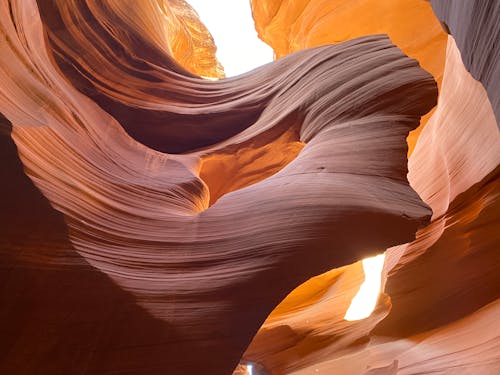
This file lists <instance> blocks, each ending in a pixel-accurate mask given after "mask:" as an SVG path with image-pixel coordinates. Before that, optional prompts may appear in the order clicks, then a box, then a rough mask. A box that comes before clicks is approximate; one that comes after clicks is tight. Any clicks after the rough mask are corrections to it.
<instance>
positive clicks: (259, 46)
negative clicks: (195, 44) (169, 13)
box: [187, 0, 274, 77]
mask: <svg viewBox="0 0 500 375" xmlns="http://www.w3.org/2000/svg"><path fill="white" fill-rule="evenodd" d="M187 2H188V3H189V4H190V5H191V6H192V7H193V8H194V10H196V12H197V13H198V15H199V16H200V19H201V21H202V22H203V23H204V24H205V26H206V27H207V28H208V30H209V31H210V33H211V34H212V36H213V38H214V41H215V45H216V46H217V58H218V59H219V61H220V62H221V64H222V66H224V71H225V72H226V77H233V76H236V75H239V74H242V73H245V72H248V71H250V70H252V69H255V68H257V67H258V66H261V65H264V64H267V63H268V62H271V61H273V57H274V52H273V49H272V48H271V47H269V46H268V45H267V44H266V43H264V42H263V41H262V40H260V39H259V37H258V36H257V31H256V30H255V25H254V22H253V18H252V11H251V8H250V0H187Z"/></svg>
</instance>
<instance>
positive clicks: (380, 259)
mask: <svg viewBox="0 0 500 375" xmlns="http://www.w3.org/2000/svg"><path fill="white" fill-rule="evenodd" d="M384 259H385V254H380V255H377V256H375V257H372V258H366V259H363V271H364V272H365V281H364V282H363V284H361V287H360V288H359V291H358V293H357V294H356V295H355V296H354V298H353V299H352V301H351V305H350V306H349V308H348V309H347V312H346V313H345V316H344V319H345V320H349V321H353V320H360V319H365V318H368V317H369V316H370V315H371V313H372V312H373V310H374V309H375V305H376V304H377V300H378V296H379V294H380V287H381V283H382V268H383V267H384Z"/></svg>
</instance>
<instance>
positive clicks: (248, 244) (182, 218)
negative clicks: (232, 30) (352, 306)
mask: <svg viewBox="0 0 500 375" xmlns="http://www.w3.org/2000/svg"><path fill="white" fill-rule="evenodd" d="M259 4H260V5H259ZM276 4H277V3H276V2H273V3H272V4H265V3H257V2H255V4H254V7H260V8H258V9H260V10H259V12H260V11H261V12H262V16H260V15H259V14H258V12H257V10H256V11H255V15H256V19H257V22H258V23H259V19H262V20H263V21H262V22H264V21H265V20H266V19H272V17H270V16H269V17H268V13H269V14H274V13H275V10H274V8H273V7H274V6H276ZM301 4H302V3H299V2H294V3H293V4H292V2H290V4H288V3H287V4H284V3H283V4H282V5H280V7H279V12H282V13H280V14H282V15H283V17H285V16H286V17H285V18H284V19H281V18H280V23H279V24H278V25H277V26H276V25H275V26H273V27H274V29H268V32H269V33H270V34H269V35H274V34H272V33H274V32H276V33H278V34H279V33H281V32H282V30H286V27H287V22H291V21H290V20H289V18H290V17H291V16H293V15H294V14H295V12H297V11H300V9H298V8H300V7H301V6H302V5H304V6H305V4H306V3H303V4H302V5H301ZM318 4H319V5H321V7H317V6H314V7H313V8H314V9H313V10H309V11H308V12H307V17H312V20H311V21H310V22H309V21H308V22H306V23H304V25H311V28H309V26H308V27H307V28H305V29H304V30H302V31H300V30H301V29H300V28H301V27H302V26H300V25H302V23H301V24H298V25H299V26H300V27H299V26H297V27H298V29H297V30H299V31H298V34H297V35H308V37H307V38H309V36H310V38H309V39H308V40H309V42H311V41H313V40H315V39H314V38H318V39H316V40H317V42H318V43H317V44H324V41H326V39H325V40H323V39H320V36H322V37H323V36H325V35H326V34H325V32H326V30H327V29H328V28H327V27H326V26H325V24H323V23H322V18H321V17H319V18H318V16H316V14H320V12H321V11H328V12H329V13H328V14H330V13H332V12H331V11H330V10H331V9H330V8H329V7H330V6H331V5H332V4H337V3H332V2H328V3H327V2H318ZM338 4H340V3H338ZM338 4H337V5H338ZM360 4H361V3H360ZM366 4H369V3H368V2H367V3H366ZM380 4H382V5H383V4H385V3H379V5H377V6H380ZM399 4H400V3H398V5H397V6H394V8H387V7H386V8H387V9H390V10H391V12H386V13H387V14H386V15H387V17H389V18H384V17H382V16H383V14H382V13H380V17H379V18H380V22H382V21H383V22H382V23H384V24H385V23H387V24H388V25H390V26H388V27H389V29H390V30H395V31H394V33H395V34H394V35H400V36H401V38H402V39H401V40H404V41H406V42H404V43H407V44H404V43H403V42H401V43H402V44H404V46H400V48H402V50H403V52H406V53H408V54H410V52H408V51H407V50H406V49H411V48H412V47H415V51H416V52H415V53H416V54H419V53H420V52H419V51H420V49H419V48H420V47H419V46H421V45H424V44H425V46H424V47H422V48H424V49H425V50H426V51H427V52H426V53H427V55H428V57H429V56H431V55H432V53H430V52H429V51H430V50H432V51H434V50H433V49H432V48H431V47H430V45H428V44H427V42H428V41H429V40H434V39H433V38H435V41H436V43H437V44H439V43H442V38H443V35H444V34H442V33H441V32H440V31H438V30H437V29H435V28H434V26H435V25H436V24H437V23H436V22H437V21H436V20H435V19H434V18H431V13H430V7H429V5H428V4H427V3H423V4H421V3H420V2H408V3H406V5H405V6H402V5H399ZM411 4H414V7H412V6H411ZM372 6H374V7H375V4H373V3H372ZM287 8H289V9H288V10H287ZM409 8H411V9H413V10H414V11H415V14H417V15H418V17H417V16H415V20H413V19H410V17H409V16H408V11H409ZM254 9H257V8H254ZM276 9H278V8H276ZM305 9H306V8H304V9H303V11H304V10H305ZM329 9H330V10H329ZM361 9H363V8H361ZM377 9H378V8H377ZM276 11H277V10H276ZM375 13H376V12H375ZM304 14H306V13H304ZM396 15H397V16H396ZM401 15H406V18H405V17H401ZM193 17H194V16H193V13H192V10H191V9H190V8H189V7H188V6H187V5H186V4H185V3H184V2H182V1H180V0H179V1H159V0H158V1H137V2H136V1H122V0H106V1H96V0H85V1H80V0H78V1H77V0H67V1H66V0H58V1H53V2H52V1H50V2H47V1H35V0H11V1H9V0H2V1H0V33H1V34H2V38H1V39H0V81H1V85H0V112H1V113H2V114H3V115H4V116H5V117H6V119H7V120H8V121H9V122H10V123H11V125H12V131H11V132H10V131H7V132H5V133H6V134H5V135H4V134H2V138H0V140H1V141H2V145H5V147H2V148H1V149H2V152H4V155H3V159H2V162H3V163H4V164H5V166H6V168H5V169H3V170H2V173H4V174H3V175H2V176H3V177H4V178H3V181H5V183H4V184H3V185H2V189H3V190H2V196H3V197H5V199H4V202H3V203H2V204H4V205H5V209H3V210H1V211H0V212H1V216H0V222H1V224H2V225H1V234H2V236H1V239H2V242H1V243H0V244H1V247H0V256H1V258H0V260H1V261H0V266H1V268H2V272H1V273H0V275H1V276H0V278H1V280H2V281H4V283H3V285H6V287H5V288H3V289H2V293H3V294H2V295H1V298H2V301H7V302H6V303H5V304H4V305H3V306H5V307H2V310H0V311H1V312H2V314H3V315H2V318H3V319H0V322H2V323H0V324H2V326H1V330H0V331H1V332H2V333H3V336H2V337H4V339H3V341H2V345H3V346H5V350H2V353H5V354H4V355H3V357H2V358H1V359H0V370H1V371H0V372H2V373H20V374H30V373H42V374H54V373H75V372H86V373H89V374H106V373H134V374H159V373H168V374H172V375H181V374H183V375H184V374H199V373H204V374H210V375H221V374H229V373H230V372H231V371H232V370H233V369H234V368H235V367H236V366H237V364H238V361H240V359H241V356H242V355H243V353H244V351H245V349H246V348H247V346H248V345H249V343H250V342H251V340H252V337H254V335H255V333H256V332H257V330H258V329H259V327H260V326H261V325H262V324H263V323H264V320H266V318H267V320H266V322H265V323H264V325H263V326H262V328H261V329H260V331H259V332H258V333H257V335H256V336H255V337H254V340H253V342H252V344H251V345H250V347H249V348H248V350H247V352H246V354H245V355H244V360H249V361H250V362H255V363H256V366H255V368H256V370H257V369H258V370H259V371H261V369H260V367H259V366H260V365H263V366H264V368H265V370H262V371H266V372H269V373H270V374H292V373H296V374H299V373H300V374H310V373H315V372H316V370H318V371H323V372H327V373H332V372H337V373H338V372H343V373H346V374H348V373H349V371H350V373H352V374H359V373H362V372H367V373H369V374H372V375H373V374H376V373H387V374H390V373H396V372H397V373H398V374H399V373H405V371H406V373H412V372H411V371H415V372H419V371H420V372H425V371H428V370H430V369H431V368H432V367H433V366H435V368H436V366H437V368H444V369H448V368H457V366H460V367H459V368H461V369H466V370H468V369H472V370H471V371H473V370H477V369H479V370H480V371H485V373H486V372H487V371H493V370H495V369H496V367H495V366H497V364H498V361H497V360H498V358H497V356H496V353H494V351H493V349H494V347H495V345H496V343H498V336H499V335H498V334H497V333H495V332H494V331H493V330H491V331H490V332H488V334H485V335H482V336H479V337H478V336H475V337H472V336H473V335H471V333H470V332H469V331H468V329H469V327H481V326H482V325H483V324H486V323H489V322H491V321H493V317H494V316H495V314H497V312H498V304H497V303H496V302H495V299H496V298H497V297H498V293H497V292H496V290H495V289H493V286H495V285H498V283H497V281H498V277H497V275H498V274H499V273H498V272H496V271H497V268H498V264H497V263H498V262H495V254H496V253H495V252H494V251H493V250H494V249H495V246H496V245H497V244H498V238H497V237H495V233H496V229H497V227H498V223H497V222H496V221H495V220H497V219H498V209H496V204H497V198H498V194H497V193H498V189H497V185H498V184H497V174H496V169H495V168H496V166H497V165H498V153H497V148H498V132H497V133H495V132H494V129H493V127H492V125H494V122H493V121H494V118H493V117H492V111H491V107H489V106H488V101H487V98H486V94H485V93H484V90H482V87H481V86H480V84H479V83H478V82H476V81H474V80H473V79H472V78H471V77H470V76H469V75H468V73H467V72H466V71H465V70H464V69H463V66H462V64H461V60H460V55H459V53H458V50H457V49H456V46H455V45H454V43H453V39H450V40H449V42H448V50H447V58H446V72H445V76H444V79H443V89H442V100H441V101H440V104H439V106H438V108H437V110H436V114H435V117H434V119H433V120H431V121H430V122H429V124H428V126H427V127H426V128H425V129H424V131H423V134H422V138H421V142H419V144H418V145H417V147H416V148H415V152H414V153H413V155H412V158H411V160H410V164H409V165H410V171H409V179H410V181H411V183H412V184H413V188H412V187H410V185H409V183H408V181H407V173H408V170H407V160H406V154H407V145H406V141H405V140H406V137H407V135H408V133H409V132H410V131H411V130H412V129H415V128H416V127H417V126H418V124H419V121H420V118H421V116H422V115H425V114H426V113H427V112H428V111H429V110H430V109H431V108H432V107H433V106H434V105H435V104H436V96H437V92H436V83H435V81H434V79H433V78H432V76H431V75H429V73H427V72H425V71H424V70H422V69H421V68H420V67H419V65H418V62H417V61H415V60H413V59H410V58H408V57H407V56H406V55H405V54H404V53H403V52H402V51H401V50H400V49H399V48H398V47H396V46H394V45H393V44H392V43H391V40H389V39H388V38H387V37H385V36H383V35H366V36H363V35H365V34H363V33H361V34H360V36H363V37H361V38H357V39H354V40H346V41H343V43H337V44H336V45H328V46H321V47H316V48H313V49H308V50H303V51H298V52H296V53H293V54H290V55H288V56H285V57H283V58H281V59H279V60H278V61H276V62H275V63H273V64H271V65H269V66H267V67H263V68H259V69H257V70H255V71H253V72H251V73H248V74H245V75H242V76H240V77H238V78H233V79H227V80H221V81H218V82H207V81H205V80H202V79H200V78H199V77H198V76H197V75H195V74H200V75H219V76H220V75H221V74H222V72H221V69H220V66H218V65H217V62H216V60H215V58H214V55H213V52H214V46H213V44H212V42H211V39H210V36H209V34H208V33H207V31H206V29H205V28H204V27H203V26H202V25H201V24H200V23H199V21H197V20H196V19H195V18H193ZM261 17H262V18H261ZM266 17H267V18H266ZM280 17H281V16H280ZM287 17H288V18H287ZM292 18H293V17H292ZM399 20H401V22H402V20H407V21H408V22H406V21H405V23H404V24H402V23H401V24H399V23H398V22H400V21H399ZM417 20H418V21H419V22H421V23H423V22H424V21H429V22H430V24H431V25H433V26H432V27H430V28H429V29H426V32H425V33H422V34H418V35H417V33H416V32H414V33H413V34H412V33H411V32H410V31H411V27H410V26H411V25H413V23H412V22H413V21H415V22H417ZM410 21H411V22H410ZM265 22H267V21H265ZM392 22H394V26H392ZM278 26H279V27H278ZM370 30H371V29H370ZM370 30H368V31H369V32H368V31H366V34H373V32H372V31H370ZM408 30H410V31H408ZM379 33H380V32H377V34H379ZM390 35H391V38H392V41H394V39H395V37H394V36H393V35H392V34H390ZM412 35H413V36H414V39H412ZM415 35H416V36H415ZM353 36H354V35H353ZM325 38H326V36H325ZM347 39H350V38H347ZM277 40H278V39H277ZM320 40H321V41H320ZM309 42H308V43H309ZM329 42H339V41H338V40H337V41H335V40H330V41H329ZM424 42H425V43H424ZM417 47H418V48H417ZM294 48H295V47H294ZM297 48H299V47H297ZM300 48H302V47H300ZM427 48H429V50H427ZM433 48H434V47H433ZM436 51H437V52H436V54H435V55H432V56H431V57H429V60H426V57H425V55H426V53H423V52H422V53H421V55H418V56H420V57H418V56H417V58H419V59H421V60H422V61H428V63H429V64H431V63H432V62H435V63H436V64H435V67H436V69H437V71H439V64H440V62H439V61H442V60H440V59H442V57H443V56H444V55H443V54H444V49H443V50H441V49H439V47H436ZM288 52H291V51H288ZM440 53H441V54H440ZM434 58H435V60H434ZM422 65H423V63H422ZM433 69H434V68H433ZM431 73H432V74H434V75H435V76H436V77H437V78H438V80H439V76H438V73H436V72H434V71H432V69H431ZM447 78H448V80H447ZM457 102H459V103H457ZM464 108H467V111H465V114H464V113H463V112H464ZM470 111H475V113H477V114H478V116H476V117H474V118H472V119H470V118H469V117H468V116H467V113H469V112H470ZM472 121H474V129H476V130H475V131H472V126H471V123H472ZM4 122H5V123H6V122H7V121H4ZM457 124H458V125H457ZM457 129H458V130H457ZM8 135H11V137H12V140H13V141H14V142H15V147H14V143H13V142H12V140H11V138H10V137H8ZM447 140H449V141H448V142H450V143H446V142H447ZM455 145H458V146H459V147H456V148H455V147H452V146H455ZM479 145H480V146H482V147H486V148H487V149H486V150H485V152H484V153H483V154H482V155H481V157H478V158H475V157H472V156H471V154H472V153H474V152H475V150H477V148H478V147H479ZM445 146H446V147H449V148H450V151H449V152H443V148H444V147H445ZM16 147H17V148H16ZM3 150H5V151H3ZM437 161H444V162H439V163H445V164H446V165H447V166H448V167H449V168H452V169H447V170H446V172H447V173H439V172H440V171H441V170H442V169H440V167H441V164H440V165H439V166H435V164H436V163H438V162H437ZM21 162H22V164H21ZM26 176H28V177H29V178H30V180H31V181H30V180H28V179H27V177H26ZM428 176H432V178H427V177H428ZM438 180H439V181H438ZM35 186H36V187H37V188H38V189H39V190H37V189H35ZM443 186H447V187H449V188H448V191H446V192H444V191H443ZM413 189H415V190H413ZM415 191H416V192H418V193H419V194H421V196H422V198H423V200H424V201H425V203H424V201H422V200H421V199H420V197H419V196H418V195H417V193H416V192H415ZM40 192H41V193H42V194H43V195H42V194H40ZM426 203H427V204H428V205H429V206H430V207H432V208H433V210H434V215H435V216H434V220H433V221H432V222H431V223H430V224H429V220H430V217H431V211H430V209H429V206H427V204H426ZM427 224H429V225H427ZM424 226H425V227H424ZM417 230H418V232H417ZM415 233H417V239H416V240H415V241H414V242H411V243H409V244H406V245H400V246H396V247H392V248H390V249H389V250H388V256H387V263H386V267H385V270H384V283H385V286H386V291H387V293H388V295H384V296H383V297H382V298H380V299H379V303H378V306H377V308H376V310H375V312H374V314H372V315H371V316H370V318H368V319H366V320H363V321H359V322H347V321H345V320H344V319H343V316H344V313H345V310H346V309H347V306H348V305H349V303H350V300H351V299H352V297H353V296H354V294H355V293H356V291H357V288H358V286H359V284H360V283H361V281H362V280H361V279H362V273H361V267H360V264H359V262H357V261H359V260H361V259H362V258H364V257H366V256H370V255H374V254H376V253H378V252H380V251H383V250H384V249H386V248H389V247H390V246H394V245H398V244H403V243H405V242H409V241H412V240H414V238H415ZM464 238H465V239H466V241H464V240H463V239H464ZM448 258H452V259H453V262H449V263H447V264H446V266H445V265H444V263H446V262H447V260H448ZM471 258H473V259H474V261H471V260H470V259H471ZM461 263H464V264H465V266H463V265H462V266H461ZM443 269H444V270H446V272H445V273H444V275H446V277H447V278H442V277H440V275H439V271H441V270H443ZM478 269H480V270H481V271H484V275H483V274H481V272H478ZM461 270H463V273H462V272H461ZM327 271H328V272H327ZM325 272H327V273H325ZM427 273H428V274H429V275H427ZM464 273H465V274H464ZM318 275H319V276H318ZM308 279H309V281H307V283H306V284H303V285H302V286H300V287H299V288H297V289H295V288H296V287H297V286H299V285H300V284H302V283H303V282H305V281H306V280H308ZM435 285H438V287H434V286H435ZM464 288H468V289H467V290H466V292H464ZM429 289H432V290H433V292H432V293H431V294H429V293H428V292H427V290H429ZM290 292H291V294H289V293H290ZM287 295H288V297H287V298H285V297H286V296H287ZM441 296H444V301H442V300H441V299H440V297H441ZM457 296H458V297H457ZM428 297H429V298H428ZM427 298H428V300H427ZM461 301H464V303H465V302H466V304H465V305H461V304H460V302H461ZM280 302H281V303H280ZM391 304H392V310H391ZM447 308H450V309H453V314H446V315H445V316H444V317H443V314H439V313H442V311H443V310H444V311H446V309H447ZM480 308H482V309H481V310H480V311H479V309H480ZM273 309H274V311H273ZM410 309H411V311H412V313H411V314H407V313H406V311H407V310H410ZM437 310H438V311H437ZM271 312H272V313H271ZM269 314H270V315H269ZM429 316H430V317H431V318H428V317H429ZM435 316H438V318H434V319H433V318H432V317H435ZM427 318H428V319H427ZM460 319H461V320H460ZM430 330H432V331H430ZM370 332H373V333H370ZM378 335H392V336H393V337H394V336H395V337H397V338H396V339H388V340H387V341H384V339H382V338H381V336H378ZM457 337H466V338H467V340H463V341H460V340H458V339H457ZM415 342H418V343H419V345H415V344H414V343H415ZM442 342H444V343H445V344H444V345H445V347H443V346H439V344H440V343H442ZM420 344H421V345H420ZM452 344H453V345H454V346H451V345H452ZM429 347H430V349H429ZM476 347H480V348H484V351H482V352H481V353H482V354H481V356H474V355H473V354H474V353H475V352H474V350H475V349H474V348H476ZM2 348H3V347H2ZM492 348H493V349H492ZM367 353H368V354H367ZM463 353H465V354H463ZM353 358H355V359H356V360H355V361H352V359H353ZM443 358H445V360H444V361H443V360H442V359H443ZM447 359H449V362H447ZM495 361H497V362H495ZM422 363H424V364H422ZM257 364H259V365H257ZM439 366H440V367H439ZM497 367H498V366H497ZM243 370H244V368H242V367H240V368H239V371H240V372H241V371H243ZM254 375H256V374H254Z"/></svg>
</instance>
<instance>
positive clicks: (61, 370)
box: [0, 115, 227, 375]
mask: <svg viewBox="0 0 500 375" xmlns="http://www.w3.org/2000/svg"><path fill="white" fill-rule="evenodd" d="M0 129H1V130H0V160H1V161H0V165H1V168H0V181H1V184H0V196H1V199H0V300H1V301H2V303H1V305H0V373H1V374H16V375H22V374H27V375H28V374H30V375H31V374H46V375H57V374H65V375H66V374H99V375H101V374H111V373H113V374H117V373H120V374H141V375H143V374H169V373H173V371H172V370H173V369H175V370H176V372H175V373H176V374H186V375H188V374H189V375H191V374H196V373H207V374H208V373H210V374H216V373H219V370H220V369H221V364H220V363H213V361H212V363H211V362H210V358H203V357H204V355H205V354H204V353H205V352H207V353H211V351H210V350H205V349H204V347H203V344H197V343H194V342H182V341H180V340H179V335H178V334H177V333H176V331H175V330H174V329H173V328H172V327H171V326H170V325H169V324H168V323H167V322H164V321H161V320H158V319H156V318H154V317H152V316H151V315H150V314H149V313H148V312H147V311H145V310H144V309H143V308H141V307H140V306H138V305H137V304H136V301H135V299H134V297H133V296H132V295H131V294H130V293H128V292H126V291H124V290H122V289H121V288H120V287H119V286H117V285H116V284H115V283H113V282H112V281H111V280H110V279H109V277H107V276H106V275H105V274H103V273H102V272H100V271H98V270H97V269H95V268H94V267H92V266H90V265H89V264H88V263H87V262H86V261H85V259H84V258H82V257H81V256H80V255H79V254H78V253H77V252H76V251H75V250H74V249H73V247H72V245H71V243H70V241H69V239H68V235H67V227H66V224H65V222H64V218H63V216H62V214H60V213H59V212H57V211H56V210H54V209H53V208H52V207H51V206H50V204H49V202H48V201H47V199H46V198H45V197H44V196H43V195H42V194H41V193H40V191H39V190H38V189H37V188H36V187H35V186H34V185H33V183H32V182H31V180H30V179H29V178H28V177H27V176H26V175H25V174H24V172H23V166H22V164H21V162H20V160H19V157H18V155H17V150H16V147H15V144H14V142H13V141H12V139H11V138H10V124H9V123H8V122H7V120H6V119H5V118H4V117H3V116H1V115H0ZM186 356H189V357H190V358H193V361H191V362H189V361H188V362H187V364H186V361H185V358H186ZM205 356H206V355H205ZM203 360H206V361H207V362H206V363H203ZM179 363H182V365H178V364H179ZM181 366H183V367H181ZM224 367H225V368H227V363H226V364H225V366H224V364H222V368H224ZM202 370H203V371H202ZM200 371H201V372H200Z"/></svg>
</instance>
